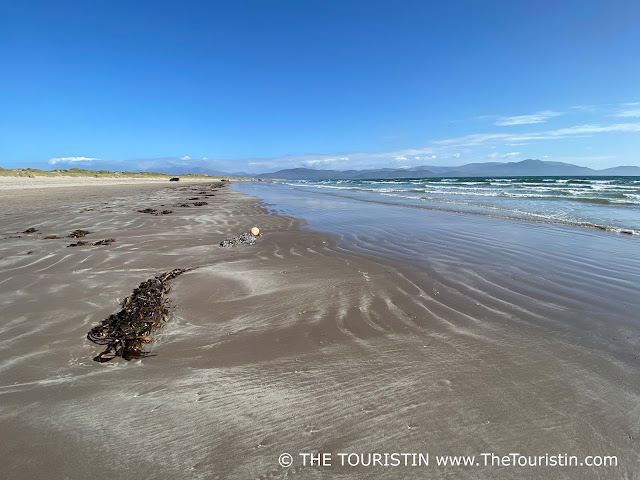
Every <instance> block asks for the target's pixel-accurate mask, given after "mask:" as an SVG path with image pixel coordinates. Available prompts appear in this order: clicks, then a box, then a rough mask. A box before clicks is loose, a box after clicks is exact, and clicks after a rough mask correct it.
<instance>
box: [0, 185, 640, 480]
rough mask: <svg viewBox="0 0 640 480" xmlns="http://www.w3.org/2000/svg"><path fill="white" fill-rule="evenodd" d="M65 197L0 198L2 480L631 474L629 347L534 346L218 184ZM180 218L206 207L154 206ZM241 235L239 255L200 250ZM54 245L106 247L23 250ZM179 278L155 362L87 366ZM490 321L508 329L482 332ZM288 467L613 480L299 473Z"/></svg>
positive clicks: (418, 277)
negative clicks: (410, 462)
mask: <svg viewBox="0 0 640 480" xmlns="http://www.w3.org/2000/svg"><path fill="white" fill-rule="evenodd" d="M74 182H75V180H74ZM79 183H80V181H78V184H76V185H75V186H73V187H71V186H57V187H56V188H46V189H42V190H39V191H37V192H36V191H33V189H31V190H28V189H23V188H15V189H12V190H11V191H10V192H9V191H3V193H2V195H0V205H1V207H2V208H1V212H2V213H1V214H0V233H2V237H1V238H2V240H0V318H1V320H0V332H1V334H0V379H1V380H0V429H1V434H0V435H1V442H0V476H2V477H3V478H16V479H23V478H24V479H32V478H44V477H46V478H72V479H76V478H78V479H80V478H97V479H103V478H104V479H107V478H154V479H157V478H171V479H174V478H194V479H201V478H202V479H209V478H238V479H247V478H328V477H333V476H338V475H337V474H342V475H341V476H342V477H345V478H469V479H472V478H473V479H478V478H479V479H537V478H563V479H564V478H566V479H634V478H640V467H639V463H638V462H639V460H640V456H639V455H640V454H639V452H640V448H639V445H638V437H640V401H639V399H640V375H639V373H638V370H640V369H638V363H637V359H634V356H633V355H634V354H635V355H637V345H635V346H634V345H633V344H629V345H630V346H628V347H625V348H626V350H625V349H624V348H623V349H622V350H621V351H616V353H615V354H614V355H611V354H609V352H606V354H605V353H602V352H600V351H599V350H598V349H597V348H586V347H584V346H581V345H576V344H572V343H570V342H567V341H566V340H565V339H564V338H563V337H562V335H557V336H556V335H549V334H548V332H547V331H545V329H544V328H543V327H542V326H541V325H543V322H540V323H536V322H535V321H534V317H536V315H538V313H535V312H531V311H530V310H528V309H527V308H528V307H527V304H528V302H531V301H532V299H524V298H519V297H518V296H517V295H513V298H512V303H511V304H509V306H508V307H507V306H505V304H504V301H498V300H496V299H495V298H492V297H490V296H488V295H484V296H483V295H482V294H480V293H477V292H476V293H477V295H476V296H475V297H474V305H467V304H465V303H464V301H462V300H460V296H459V295H457V294H456V292H453V291H450V289H447V288H442V287H441V284H440V283H438V282H437V280H436V279H433V278H430V277H428V276H425V275H423V274H421V273H420V272H416V271H413V270H412V269H410V268H406V267H404V266H402V265H400V264H396V263H393V262H391V261H389V260H382V259H380V258H376V257H373V256H366V255H363V254H361V253H355V252H349V251H346V250H344V249H343V248H341V247H339V246H338V245H337V239H336V238H334V237H332V236H329V235H324V234H320V233H315V232H312V231H309V230H305V229H301V228H300V227H301V226H302V221H301V220H299V219H296V218H292V217H288V216H283V215H275V214H272V213H269V211H268V210H267V209H266V208H264V207H263V206H262V205H260V204H258V203H257V200H256V199H255V198H253V197H250V196H247V195H243V194H240V193H237V192H234V191H232V190H231V189H230V188H220V189H211V187H210V186H209V185H207V184H204V183H183V182H180V183H179V184H171V185H169V184H168V182H164V183H162V184H157V183H146V184H142V183H133V184H131V185H122V184H109V185H106V184H101V185H100V186H96V185H84V186H83V185H81V184H79ZM3 188H4V187H3ZM202 192H204V193H202ZM206 195H213V196H206ZM195 198H197V199H198V200H190V199H195ZM194 201H206V202H207V205H203V206H197V207H196V206H193V205H192V206H191V207H180V206H176V205H180V204H184V203H191V204H192V203H193V202H194ZM144 208H154V209H157V210H164V209H168V210H172V211H173V213H171V214H166V215H157V216H156V215H150V214H145V213H139V212H137V211H135V210H137V209H144ZM253 226H258V227H259V228H260V230H261V232H262V233H263V234H264V235H263V236H261V237H259V238H258V239H257V245H255V246H239V247H234V248H220V247H219V246H218V244H219V242H220V241H222V240H224V239H225V238H227V237H230V236H234V235H237V234H239V233H242V232H247V231H249V229H250V228H251V227H253ZM30 227H34V228H36V229H37V232H35V233H31V234H24V233H18V232H23V231H25V230H26V229H28V228H30ZM75 229H85V230H88V231H90V232H92V233H91V234H90V235H88V236H87V237H86V240H87V241H92V242H93V241H98V240H101V239H106V238H115V239H116V242H115V243H113V244H111V245H105V246H83V247H75V248H70V247H67V245H69V244H70V243H72V242H73V241H72V239H69V238H59V239H50V240H45V239H44V238H43V237H44V236H46V235H57V236H58V237H64V236H65V235H67V234H69V232H71V231H73V230H75ZM15 237H17V238H15ZM190 267H198V268H197V269H196V270H194V271H191V272H188V273H185V274H183V275H181V276H180V277H178V278H176V279H175V280H174V281H173V283H172V289H171V292H170V293H169V297H170V299H171V301H172V303H173V305H174V306H175V308H174V309H173V310H172V313H171V316H170V319H169V322H168V323H167V324H166V326H165V327H164V328H163V329H162V330H160V331H159V332H158V333H157V334H156V335H155V337H154V342H153V343H152V344H151V346H150V348H151V350H152V351H153V352H155V353H157V356H154V357H150V358H146V359H144V360H135V361H131V362H126V361H123V360H122V359H115V360H113V361H111V362H109V363H104V364H100V363H97V362H94V361H93V360H92V359H93V357H94V356H95V355H97V354H98V353H99V352H100V351H101V350H102V349H101V347H100V346H99V345H95V344H93V343H91V342H89V341H88V340H87V339H86V334H87V332H88V331H89V329H90V328H91V327H93V326H94V325H95V324H97V323H98V322H100V321H101V320H103V319H104V318H106V317H107V316H109V315H110V314H112V313H116V312H117V311H118V310H119V309H120V306H119V302H120V301H121V300H122V299H124V298H125V297H126V296H127V295H129V294H130V293H131V291H132V290H133V289H134V288H135V287H136V286H137V285H138V284H139V283H140V282H142V281H143V280H146V279H148V278H151V277H153V276H155V275H158V274H160V273H162V272H165V271H168V270H171V269H173V268H190ZM458 293H459V292H458ZM476 300H477V301H476ZM533 300H535V299H533ZM476 303H477V304H476ZM481 303H482V304H481ZM506 308H508V309H509V311H510V312H511V314H512V316H513V321H511V322H509V324H508V325H505V324H504V322H489V321H485V319H486V317H487V316H488V314H487V311H491V309H494V310H495V311H498V310H500V309H506ZM633 335H635V336H634V337H633V338H634V340H633V341H635V339H637V332H636V333H633ZM634 349H635V350H634ZM612 359H613V360H612ZM283 452H288V453H290V454H292V455H293V456H294V465H293V466H291V467H289V468H283V467H281V466H279V465H278V456H279V455H280V454H281V453H283ZM301 452H314V453H315V452H333V453H334V454H335V453H337V452H357V453H360V452H389V453H391V452H420V453H426V452H429V453H430V454H431V455H435V454H449V455H467V454H469V455H472V454H476V455H479V454H480V453H482V452H495V453H496V454H498V455H506V454H508V453H511V452H520V453H523V454H528V455H540V454H544V453H550V454H556V453H568V454H571V455H577V456H579V457H582V456H584V455H617V456H618V458H619V465H618V467H616V468H587V467H574V468H566V467H565V468H561V467H555V468H551V467H537V468H513V467H511V468H505V467H502V468H498V467H476V468H473V467H466V468H464V467H437V466H435V465H430V466H429V467H395V468H389V467H386V468H385V467H340V466H336V465H334V466H332V467H331V468H311V467H302V466H301V462H300V458H299V457H298V453H301ZM334 463H335V462H334Z"/></svg>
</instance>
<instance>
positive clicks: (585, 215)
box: [283, 177, 640, 235]
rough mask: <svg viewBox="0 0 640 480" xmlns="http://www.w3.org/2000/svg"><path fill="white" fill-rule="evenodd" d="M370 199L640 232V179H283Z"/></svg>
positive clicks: (300, 185) (291, 183) (298, 186)
mask: <svg viewBox="0 0 640 480" xmlns="http://www.w3.org/2000/svg"><path fill="white" fill-rule="evenodd" d="M283 183H284V184H285V185H288V186H290V187H292V188H296V189H310V190H316V191H319V192H324V193H327V194H330V195H341V196H347V197H350V198H353V199H357V200H365V201H370V202H381V203H382V202H383V203H395V204H402V205H411V206H414V207H417V208H424V209H432V210H441V211H449V212H458V213H468V214H474V215H486V216H493V217H504V218H512V219H519V220H526V221H534V222H545V223H560V224H567V225H573V226H580V227H592V228H600V229H603V230H610V231H613V232H618V233H625V234H632V235H640V177H507V178H485V177H468V178H460V177H456V178H417V179H398V180H332V181H305V180H301V181H286V182H283Z"/></svg>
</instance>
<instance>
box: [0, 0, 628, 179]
mask: <svg viewBox="0 0 640 480" xmlns="http://www.w3.org/2000/svg"><path fill="white" fill-rule="evenodd" d="M639 45H640V2H637V1H635V0H631V1H616V0H612V1H597V2H596V1H589V0H583V1H557V0H556V1H553V2H551V1H536V2H518V1H504V2H502V1H487V2H479V1H446V2H427V1H401V0H396V1H393V2H392V1H376V0H366V1H352V0H342V1H320V0H296V1H277V0H273V1H242V0H237V1H233V2H229V1H224V2H222V1H206V2H204V1H203V2H198V1H188V0H182V1H180V2H166V1H165V2H158V1H154V2H145V1H135V0H131V1H126V2H123V1H111V2H86V1H85V2H69V1H56V2H50V1H46V2H37V1H24V2H2V3H0V53H1V57H0V58H1V61H2V64H1V68H2V74H1V75H0V165H1V166H3V167H5V168H10V167H27V166H31V167H40V168H68V167H72V166H77V167H82V168H112V169H118V170H124V169H150V170H158V169H162V168H165V167H168V166H176V165H177V166H180V167H183V168H184V169H185V170H191V169H198V168H211V169H216V170H223V171H228V172H230V171H249V172H262V171H273V170H275V169H279V168H289V167H295V166H307V167H313V168H337V169H349V168H372V167H408V166H416V165H460V164H464V163H470V162H477V161H517V160H522V159H525V158H540V159H546V160H554V161H566V162H570V163H576V164H579V165H585V166H590V167H594V168H605V167H609V166H614V165H639V166H640V154H639V147H640V55H638V46H639Z"/></svg>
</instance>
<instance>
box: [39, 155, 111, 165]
mask: <svg viewBox="0 0 640 480" xmlns="http://www.w3.org/2000/svg"><path fill="white" fill-rule="evenodd" d="M96 160H100V159H99V158H90V157H55V158H50V159H49V165H56V164H58V163H83V162H95V161H96Z"/></svg>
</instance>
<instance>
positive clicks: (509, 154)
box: [489, 152, 520, 159]
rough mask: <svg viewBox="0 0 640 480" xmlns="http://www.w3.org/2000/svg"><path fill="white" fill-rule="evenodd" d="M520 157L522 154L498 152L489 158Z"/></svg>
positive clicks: (491, 154)
mask: <svg viewBox="0 0 640 480" xmlns="http://www.w3.org/2000/svg"><path fill="white" fill-rule="evenodd" d="M518 155H520V152H509V153H498V152H493V153H490V154H489V158H494V159H495V158H502V159H504V158H513V157H517V156H518Z"/></svg>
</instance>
